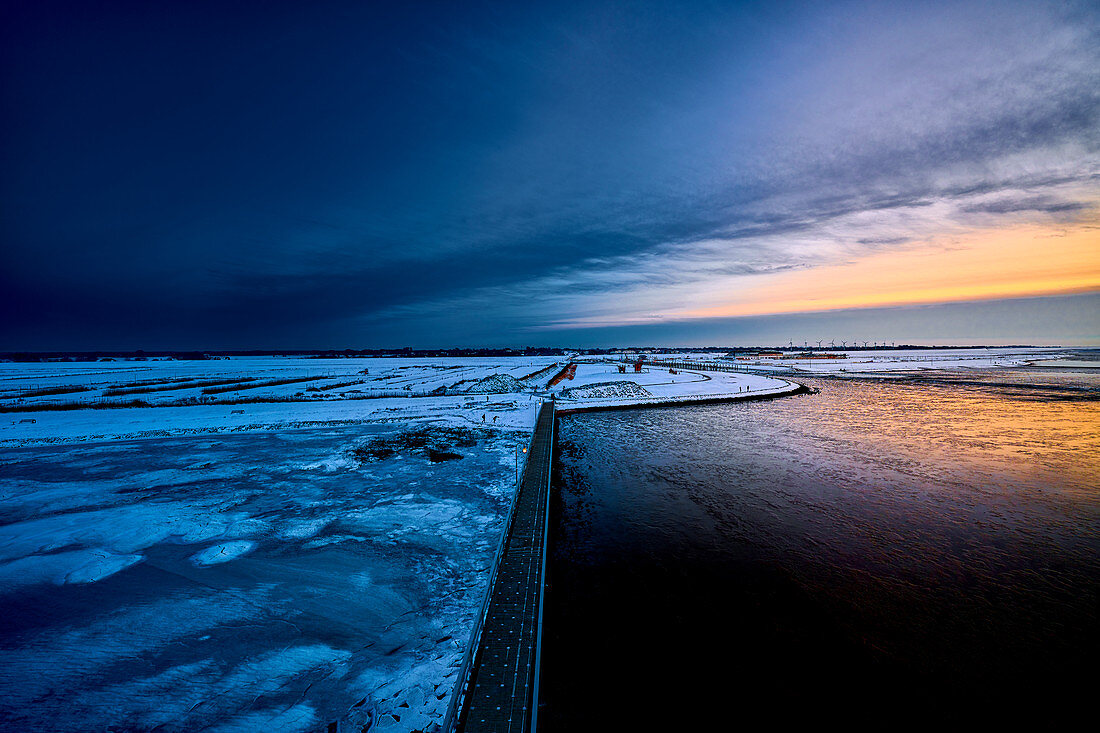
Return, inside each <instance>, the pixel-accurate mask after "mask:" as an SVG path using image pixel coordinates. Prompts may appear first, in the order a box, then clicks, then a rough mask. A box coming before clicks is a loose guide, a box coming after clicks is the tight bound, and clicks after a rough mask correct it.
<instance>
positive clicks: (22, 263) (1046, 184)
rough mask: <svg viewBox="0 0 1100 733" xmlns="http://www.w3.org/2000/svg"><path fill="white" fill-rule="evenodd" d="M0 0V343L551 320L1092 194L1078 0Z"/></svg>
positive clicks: (80, 343)
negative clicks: (638, 292)
mask: <svg viewBox="0 0 1100 733" xmlns="http://www.w3.org/2000/svg"><path fill="white" fill-rule="evenodd" d="M0 13H2V17H0V65H2V66H0V69H2V74H3V79H2V84H0V115H2V118H0V125H2V128H0V197H2V202H3V203H2V204H0V206H2V209H0V240H2V241H0V309H2V312H3V314H4V318H3V323H2V324H0V349H4V348H9V349H25V348H43V349H47V348H48V349H56V348H94V347H96V346H105V347H142V346H153V345H158V346H175V347H180V348H190V347H196V348H201V347H204V346H210V347H213V346H223V347H232V346H240V347H278V346H286V347H304V346H312V345H316V346H345V345H356V346H363V345H383V343H392V339H394V338H397V337H402V340H403V341H408V342H415V343H418V344H424V345H431V344H445V343H449V342H450V340H451V339H453V338H458V337H459V336H458V334H461V338H463V339H465V340H469V341H473V342H483V343H490V342H493V343H497V342H500V341H501V340H502V338H506V340H507V342H509V343H518V342H524V341H533V340H539V341H545V340H547V339H550V340H556V339H557V338H559V337H563V338H564V337H565V336H567V335H570V334H568V333H566V332H561V333H558V334H557V335H555V333H554V332H547V331H544V330H541V329H544V328H545V327H546V325H547V324H552V323H555V322H558V321H563V322H569V321H570V320H571V319H572V320H575V319H577V318H578V317H580V316H583V315H584V314H586V313H589V312H605V311H606V313H607V317H608V318H609V319H610V320H613V319H614V318H615V317H616V316H615V313H614V312H613V311H615V308H618V309H619V311H620V312H621V313H620V315H621V314H626V313H630V312H632V311H634V310H643V311H645V310H647V309H650V308H661V307H664V306H665V305H668V304H673V303H676V304H678V305H684V306H687V305H690V304H688V303H680V302H679V300H677V299H681V300H682V295H679V293H682V292H683V291H684V290H685V288H686V287H687V286H690V284H691V283H692V282H694V281H695V280H697V279H699V278H702V277H703V276H704V275H705V276H708V277H712V276H714V275H716V274H722V273H725V274H737V275H744V276H747V277H751V276H753V275H756V274H766V273H773V272H776V271H779V270H784V269H798V268H812V267H815V266H817V265H819V264H822V263H827V262H832V261H837V260H838V259H839V260H843V259H845V258H852V257H859V256H862V255H863V254H866V253H867V252H872V251H875V252H877V251H890V250H892V249H899V248H905V247H907V246H910V243H911V242H913V241H914V240H915V239H917V238H919V237H921V236H925V235H927V234H928V233H929V232H930V231H932V230H933V229H935V227H937V226H940V225H942V226H957V225H975V226H990V225H995V224H997V223H998V222H1001V221H1016V220H1019V219H1020V218H1021V217H1023V218H1028V217H1031V218H1035V217H1040V218H1042V217H1046V219H1049V220H1051V221H1057V222H1065V221H1073V220H1075V218H1077V217H1080V216H1082V215H1084V214H1086V213H1087V212H1088V211H1090V210H1092V209H1093V208H1094V207H1095V206H1096V204H1097V202H1098V201H1100V178H1098V176H1100V80H1098V76H1097V74H1096V71H1095V69H1097V68H1100V50H1098V49H1100V12H1097V9H1096V6H1095V5H1094V4H1091V3H1077V4H1075V3H1069V4H1058V5H1055V4H1049V5H1047V4H1036V3H1019V4H1015V3H999V4H996V5H991V4H985V3H954V4H939V5H937V4H923V3H917V4H913V3H892V4H881V3H875V4H863V3H843V4H833V3H830V4H825V5H823V4H814V3H779V4H775V3H769V4H742V3H729V4H713V3H699V4H697V5H696V4H676V5H675V6H673V5H667V4H651V5H647V4H635V3H629V4H618V3H606V4H605V3H596V4H593V3H577V4H570V3H552V4H547V5H544V6H541V7H537V8H535V7H530V6H526V5H524V4H515V3H474V4H467V3H463V4H454V3H439V4H389V5H383V4H375V3H366V4H365V3H351V2H319V3H309V4H301V3H183V2H180V3H152V4H151V3H142V2H109V3H95V4H88V3H73V4H64V3H53V2H36V3H12V4H8V5H6V6H4V9H3V10H2V11H0ZM868 221H869V222H872V224H868V223H867V222H868ZM914 221H919V226H918V224H914V223H913V222H914ZM796 242H803V244H794V243H796ZM807 243H809V244H807ZM639 282H645V283H649V284H650V285H652V287H653V288H654V289H660V288H666V289H668V291H669V293H670V294H669V295H668V296H667V297H666V298H665V300H664V301H662V302H661V303H658V302H657V301H654V302H652V303H651V302H642V301H635V300H634V299H632V296H631V292H632V291H631V290H630V289H629V288H637V287H638V284H639ZM624 288H626V289H624ZM612 303H616V304H617V305H615V306H612V305H611V304H612ZM662 303H663V304H664V305H662ZM471 324H473V326H474V327H472V326H471ZM698 327H699V326H698V324H696V325H695V326H690V325H682V326H681V328H689V329H690V328H696V329H698ZM697 332H699V331H695V332H691V331H684V334H685V336H686V337H688V338H685V340H691V339H690V334H691V333H697ZM573 335H574V336H575V334H573Z"/></svg>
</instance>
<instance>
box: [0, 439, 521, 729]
mask: <svg viewBox="0 0 1100 733" xmlns="http://www.w3.org/2000/svg"><path fill="white" fill-rule="evenodd" d="M410 431H413V432H414V433H415V435H416V436H418V438H417V439H416V440H409V439H408V436H409V433H410ZM525 440H526V434H523V433H515V432H510V431H494V430H491V429H489V428H485V429H459V428H448V429H444V428H441V427H438V426H437V427H434V428H433V427H432V424H431V423H424V424H420V425H409V424H405V425H402V426H397V425H373V426H371V425H368V426H359V427H337V428H323V429H313V430H297V431H293V430H291V431H282V432H262V433H248V434H239V435H218V436H195V437H182V438H168V439H159V440H144V441H129V442H113V443H99V444H85V445H81V446H75V447H74V446H59V447H30V448H15V449H8V450H4V451H3V452H0V471H2V476H3V481H2V482H0V563H2V564H0V613H2V614H3V618H4V620H5V622H4V626H3V631H2V632H0V688H2V689H3V690H4V695H3V697H0V721H2V722H3V726H4V727H5V728H10V729H19V730H27V731H36V730H41V731H46V730H49V731H77V730H93V729H94V730H106V729H109V728H110V729H116V728H117V729H120V730H148V729H152V728H158V729H162V730H199V729H212V730H254V729H258V728H267V729H270V730H281V731H294V730H307V729H308V730H313V729H318V728H323V727H324V726H325V725H326V724H327V723H328V722H329V721H331V720H336V719H338V718H344V717H350V719H351V721H353V722H366V721H367V720H368V719H373V721H374V722H375V723H376V724H378V725H379V727H380V728H381V729H386V727H387V726H386V724H389V725H392V726H394V729H406V730H412V729H415V728H418V727H421V726H425V725H427V724H429V723H430V722H431V721H433V720H438V718H439V716H440V715H441V714H442V712H443V710H444V709H445V706H446V704H447V697H448V696H449V694H450V691H451V685H452V684H453V675H454V674H455V671H456V670H455V667H456V666H457V665H458V664H459V663H460V661H461V655H462V653H463V651H464V645H465V644H466V641H467V636H468V634H469V630H470V628H471V626H472V623H473V620H474V616H475V613H476V611H477V609H478V607H479V604H480V602H481V592H482V591H481V589H482V586H483V583H484V575H485V573H486V572H487V567H488V565H489V563H490V561H491V557H492V553H493V550H494V549H495V543H496V538H497V536H498V533H499V531H500V525H501V523H502V521H503V517H504V515H505V513H506V511H507V502H508V500H509V498H510V492H511V490H512V487H513V483H512V482H513V479H514V474H513V466H514V457H513V451H514V445H515V444H516V443H517V442H525ZM387 444H392V445H393V446H394V449H392V452H388V451H385V450H384V451H381V452H380V453H381V454H382V455H378V454H379V452H378V451H375V454H374V455H366V454H364V453H363V452H362V451H360V452H359V454H358V455H357V454H356V448H357V447H361V446H363V445H375V446H377V445H387ZM429 450H435V451H440V452H444V453H447V454H450V455H460V456H461V458H460V459H455V458H451V459H449V460H442V461H438V462H433V460H431V458H430V456H429ZM406 705H407V706H408V707H405V706H406ZM111 726H115V727H116V728H111Z"/></svg>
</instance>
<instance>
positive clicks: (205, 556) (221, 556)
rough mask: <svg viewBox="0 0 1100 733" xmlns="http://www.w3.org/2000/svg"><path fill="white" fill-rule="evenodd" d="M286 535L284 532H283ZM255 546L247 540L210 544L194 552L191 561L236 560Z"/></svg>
mask: <svg viewBox="0 0 1100 733" xmlns="http://www.w3.org/2000/svg"><path fill="white" fill-rule="evenodd" d="M283 537H284V538H285V537H286V534H285V533H284V534H283ZM255 548H256V543H255V542H251V541H249V540H237V541H235V542H222V543H221V544H218V545H211V546H210V547H207V548H206V549H205V550H201V551H200V552H196V553H195V554H194V555H192V556H191V562H193V563H195V564H196V565H217V564H218V563H221V562H229V561H230V560H236V559H237V558H238V557H240V556H242V555H246V554H248V553H249V552H252V550H254V549H255Z"/></svg>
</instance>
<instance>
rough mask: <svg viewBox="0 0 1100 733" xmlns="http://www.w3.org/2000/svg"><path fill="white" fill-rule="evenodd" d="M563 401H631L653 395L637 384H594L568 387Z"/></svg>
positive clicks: (563, 392) (562, 395)
mask: <svg viewBox="0 0 1100 733" xmlns="http://www.w3.org/2000/svg"><path fill="white" fill-rule="evenodd" d="M560 396H561V399H563V400H583V399H586V398H587V399H591V398H603V399H630V398H632V397H652V396H653V393H652V392H650V391H649V390H647V389H645V388H644V387H641V386H639V385H638V383H637V382H594V383H590V384H586V385H584V386H580V387H568V388H566V389H563V390H562V391H561V394H560Z"/></svg>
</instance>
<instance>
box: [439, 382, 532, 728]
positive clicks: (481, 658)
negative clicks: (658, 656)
mask: <svg viewBox="0 0 1100 733" xmlns="http://www.w3.org/2000/svg"><path fill="white" fill-rule="evenodd" d="M553 445H554V405H553V403H544V404H543V406H542V409H541V411H540V412H539V417H538V423H537V424H536V426H535V435H534V437H533V438H532V440H531V445H530V448H529V449H528V458H527V465H526V467H525V469H524V473H523V478H522V480H521V482H520V486H519V489H518V491H517V492H516V497H515V499H514V500H513V503H512V509H511V511H510V513H509V519H508V523H507V526H506V528H505V534H504V540H503V543H502V545H501V548H500V550H499V551H498V553H497V558H496V563H495V566H494V570H493V573H492V577H491V579H490V584H489V591H488V594H487V596H486V605H485V608H484V612H483V613H482V620H481V624H480V626H479V627H478V629H477V630H476V631H475V633H474V638H473V639H472V641H471V645H470V650H471V655H470V656H469V657H468V658H467V663H466V664H465V665H464V667H463V671H462V674H461V675H460V677H459V681H458V687H457V689H456V690H455V693H454V696H453V698H452V703H451V709H450V710H449V712H448V715H447V720H446V721H445V722H444V726H443V730H444V733H451V731H465V732H468V733H505V732H507V733H534V731H535V727H536V724H537V717H538V675H539V661H540V657H541V654H540V653H541V648H540V642H541V636H542V603H543V578H544V577H545V575H546V548H547V532H548V522H547V514H548V512H549V499H550V469H551V463H552V455H553Z"/></svg>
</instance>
